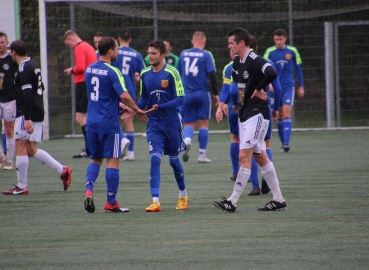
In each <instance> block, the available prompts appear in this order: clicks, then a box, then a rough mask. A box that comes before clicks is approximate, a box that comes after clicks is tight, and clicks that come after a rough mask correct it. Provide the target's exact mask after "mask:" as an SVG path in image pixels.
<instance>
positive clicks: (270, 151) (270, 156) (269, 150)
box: [265, 148, 273, 161]
mask: <svg viewBox="0 0 369 270" xmlns="http://www.w3.org/2000/svg"><path fill="white" fill-rule="evenodd" d="M265 152H266V154H267V156H268V158H269V160H270V161H272V160H273V154H272V150H271V149H268V148H267V149H266V150H265Z"/></svg>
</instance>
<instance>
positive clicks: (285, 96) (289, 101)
mask: <svg viewBox="0 0 369 270" xmlns="http://www.w3.org/2000/svg"><path fill="white" fill-rule="evenodd" d="M294 97H295V87H290V88H286V89H282V95H281V105H290V106H293V99H294Z"/></svg>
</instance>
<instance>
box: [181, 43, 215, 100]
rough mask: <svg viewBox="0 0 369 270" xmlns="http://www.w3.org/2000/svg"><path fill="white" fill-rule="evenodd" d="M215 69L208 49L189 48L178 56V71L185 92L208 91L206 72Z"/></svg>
mask: <svg viewBox="0 0 369 270" xmlns="http://www.w3.org/2000/svg"><path fill="white" fill-rule="evenodd" d="M215 70H216V69H215V62H214V58H213V55H212V54H211V53H210V52H209V51H206V50H201V49H197V48H191V49H188V50H185V51H183V52H182V53H181V55H180V57H179V62H178V71H179V73H180V74H181V78H182V81H183V85H184V88H185V92H186V93H188V92H194V91H199V90H206V91H209V86H208V74H209V73H210V72H212V71H215Z"/></svg>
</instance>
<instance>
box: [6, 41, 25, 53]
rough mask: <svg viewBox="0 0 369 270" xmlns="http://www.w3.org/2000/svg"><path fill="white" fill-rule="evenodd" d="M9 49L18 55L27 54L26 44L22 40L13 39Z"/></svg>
mask: <svg viewBox="0 0 369 270" xmlns="http://www.w3.org/2000/svg"><path fill="white" fill-rule="evenodd" d="M10 50H11V51H15V52H16V53H17V54H18V55H19V56H27V46H26V43H25V42H24V41H23V40H14V41H13V42H12V43H11V44H10Z"/></svg>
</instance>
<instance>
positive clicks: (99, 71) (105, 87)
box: [85, 60, 127, 134]
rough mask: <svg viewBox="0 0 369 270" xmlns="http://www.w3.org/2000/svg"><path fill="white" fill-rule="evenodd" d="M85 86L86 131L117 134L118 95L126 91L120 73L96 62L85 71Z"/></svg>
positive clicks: (118, 124) (103, 63)
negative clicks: (86, 102)
mask: <svg viewBox="0 0 369 270" xmlns="http://www.w3.org/2000/svg"><path fill="white" fill-rule="evenodd" d="M85 82H86V86H87V97H88V107H87V119H86V130H87V131H90V132H96V133H103V134H110V133H118V132H119V130H120V123H119V119H118V108H119V107H118V106H119V100H120V95H121V94H123V92H125V91H127V89H126V87H125V84H124V78H123V76H122V74H121V73H120V71H119V70H118V69H117V68H115V67H113V66H111V65H109V64H108V63H106V62H104V61H100V60H99V61H97V62H95V63H93V64H91V65H90V66H88V67H87V69H86V71H85Z"/></svg>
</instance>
